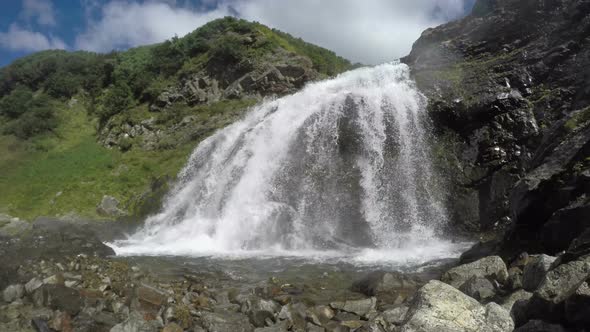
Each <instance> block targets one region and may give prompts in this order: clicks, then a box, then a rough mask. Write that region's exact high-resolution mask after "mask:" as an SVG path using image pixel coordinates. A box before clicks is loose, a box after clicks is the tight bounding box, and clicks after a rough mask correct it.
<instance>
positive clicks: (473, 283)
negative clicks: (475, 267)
mask: <svg viewBox="0 0 590 332" xmlns="http://www.w3.org/2000/svg"><path fill="white" fill-rule="evenodd" d="M459 290H460V291H462V292H463V293H465V295H467V296H470V297H472V298H474V299H476V300H478V301H480V302H486V301H487V300H490V299H492V298H493V297H494V296H496V287H494V284H492V282H491V281H489V280H488V279H486V278H482V277H475V276H474V277H471V278H469V280H467V281H466V282H464V283H463V285H461V287H459Z"/></svg>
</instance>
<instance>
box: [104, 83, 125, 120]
mask: <svg viewBox="0 0 590 332" xmlns="http://www.w3.org/2000/svg"><path fill="white" fill-rule="evenodd" d="M132 103H133V98H132V91H131V89H130V88H129V86H128V85H127V84H126V83H117V84H115V85H111V86H110V87H109V88H108V90H107V91H106V93H105V95H104V97H103V102H102V107H100V108H99V114H98V117H99V119H100V121H101V123H105V122H106V121H107V120H108V119H109V118H110V117H111V116H113V115H115V114H118V113H121V112H123V111H124V110H126V109H127V108H128V107H129V106H130V105H131V104H132Z"/></svg>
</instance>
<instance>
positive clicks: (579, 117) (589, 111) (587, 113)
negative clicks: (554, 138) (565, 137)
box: [563, 107, 590, 132]
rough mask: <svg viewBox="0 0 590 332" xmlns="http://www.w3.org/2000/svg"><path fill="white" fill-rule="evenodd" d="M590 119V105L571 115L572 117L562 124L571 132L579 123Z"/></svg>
mask: <svg viewBox="0 0 590 332" xmlns="http://www.w3.org/2000/svg"><path fill="white" fill-rule="evenodd" d="M588 121H590V107H587V108H585V109H583V110H580V111H578V112H576V113H574V114H573V115H572V117H571V118H570V119H569V120H568V121H566V123H565V124H564V125H563V126H564V128H565V129H566V130H567V131H569V132H572V131H574V130H576V129H577V128H578V127H579V126H580V125H582V124H584V123H586V122H588Z"/></svg>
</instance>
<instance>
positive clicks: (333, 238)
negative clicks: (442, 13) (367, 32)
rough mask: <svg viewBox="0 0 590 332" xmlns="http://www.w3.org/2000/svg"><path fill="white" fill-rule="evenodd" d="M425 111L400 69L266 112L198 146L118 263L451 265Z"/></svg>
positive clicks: (336, 83)
mask: <svg viewBox="0 0 590 332" xmlns="http://www.w3.org/2000/svg"><path fill="white" fill-rule="evenodd" d="M424 110H425V98H424V97H423V96H422V95H421V94H420V93H419V92H418V91H417V89H416V88H415V86H414V84H413V82H412V81H411V80H410V78H409V70H408V68H407V66H405V65H403V64H384V65H380V66H376V67H372V68H361V69H357V70H354V71H350V72H347V73H344V74H342V75H340V76H338V77H336V78H335V79H331V80H327V81H323V82H318V83H314V84H310V85H308V86H307V87H306V88H305V89H303V90H302V91H300V92H299V93H296V94H294V95H291V96H287V97H284V98H280V99H277V100H272V101H266V102H263V103H262V104H260V105H259V106H256V107H254V108H253V109H252V110H251V112H250V113H249V114H248V115H247V116H246V117H245V118H244V119H243V120H241V121H238V122H236V123H234V124H233V125H231V126H229V127H226V128H225V129H223V130H220V131H218V132H217V133H216V134H215V135H213V136H211V137H209V138H208V139H206V140H205V141H203V142H202V143H201V144H199V146H198V147H197V148H196V150H195V151H194V152H193V154H192V155H191V157H190V159H189V161H188V164H187V165H186V167H185V168H184V169H183V171H182V172H181V174H180V177H179V178H180V180H179V182H178V183H177V185H176V187H175V188H174V190H172V192H171V193H170V194H169V195H168V196H167V198H166V201H165V204H164V206H163V209H162V211H161V212H160V213H159V214H157V215H154V216H152V217H150V218H149V219H148V220H147V221H146V224H145V227H144V228H143V229H141V230H140V231H139V232H137V233H136V234H134V235H132V236H130V237H129V238H128V239H126V240H123V241H118V242H116V243H113V244H111V245H112V246H113V248H114V249H115V251H116V252H117V254H124V255H136V254H171V255H198V256H202V255H219V254H221V255H235V254H245V255H260V254H265V255H267V254H270V255H272V254H281V255H309V254H312V255H320V256H322V255H328V256H330V255H336V256H338V255H345V256H346V257H350V256H349V255H350V254H351V253H355V252H356V253H357V254H355V255H354V256H355V257H356V258H357V259H361V260H362V258H359V257H368V258H367V259H369V260H382V259H387V258H386V257H389V259H400V258H399V257H391V255H395V254H396V253H397V254H404V255H406V258H407V256H408V255H409V256H412V253H414V255H415V256H418V257H419V258H420V259H424V260H427V259H433V258H440V257H445V256H448V255H449V254H450V252H449V251H451V250H453V248H454V246H453V245H451V244H449V243H448V242H445V241H442V240H439V233H440V232H439V231H440V230H441V228H442V227H443V226H444V224H445V222H446V213H445V209H444V206H443V204H442V203H441V197H440V193H439V190H438V186H437V183H436V182H437V181H436V179H437V178H438V177H437V175H436V174H434V171H433V167H432V164H431V158H430V155H429V153H430V149H429V145H428V139H427V136H428V135H427V132H426V129H425V123H426V121H425V120H426V119H425V117H424ZM359 255H361V256H359Z"/></svg>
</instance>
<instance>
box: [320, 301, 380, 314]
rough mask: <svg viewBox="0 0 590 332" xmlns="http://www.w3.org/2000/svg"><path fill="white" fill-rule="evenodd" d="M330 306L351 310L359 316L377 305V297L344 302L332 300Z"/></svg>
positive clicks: (372, 309)
mask: <svg viewBox="0 0 590 332" xmlns="http://www.w3.org/2000/svg"><path fill="white" fill-rule="evenodd" d="M330 306H331V307H332V308H334V309H338V310H343V311H346V312H351V313H353V314H356V315H359V316H361V317H366V316H367V314H369V313H371V312H374V311H375V309H376V306H377V298H375V297H371V298H368V299H363V300H348V301H344V302H332V303H330Z"/></svg>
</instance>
